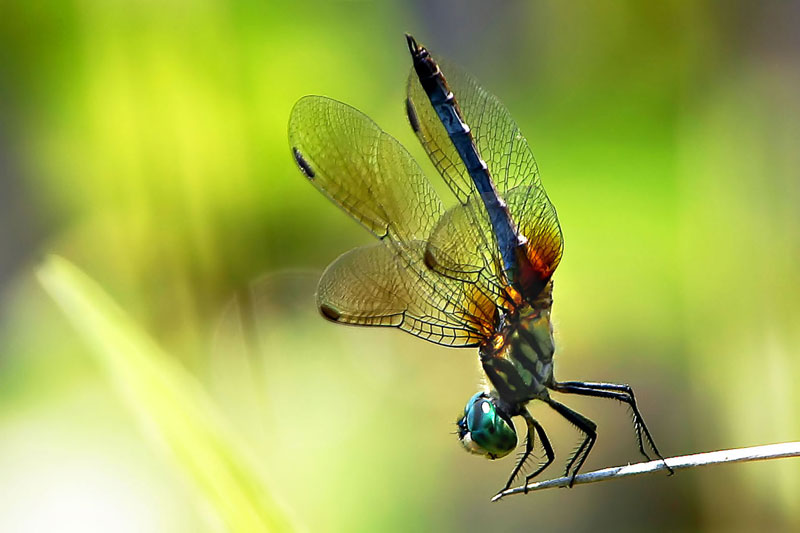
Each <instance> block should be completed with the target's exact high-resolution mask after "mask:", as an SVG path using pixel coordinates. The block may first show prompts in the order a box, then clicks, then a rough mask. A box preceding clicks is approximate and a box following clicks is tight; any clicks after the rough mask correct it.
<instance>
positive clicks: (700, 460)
mask: <svg viewBox="0 0 800 533" xmlns="http://www.w3.org/2000/svg"><path fill="white" fill-rule="evenodd" d="M781 457H800V441H799V442H784V443H782V444H767V445H764V446H753V447H751V448H736V449H733V450H720V451H718V452H707V453H697V454H694V455H682V456H680V457H670V458H668V459H666V460H665V461H662V460H661V459H658V460H656V461H649V462H646V463H636V464H632V465H627V466H614V467H611V468H604V469H602V470H595V471H594V472H587V473H585V474H579V475H577V476H575V483H574V485H580V484H581V483H595V482H598V481H608V480H611V479H619V478H623V477H628V476H638V475H641V474H652V473H653V472H659V471H661V470H666V469H667V467H666V465H665V464H664V463H665V462H666V464H668V465H669V466H670V468H672V469H673V470H683V469H684V468H694V467H697V466H708V465H715V464H720V463H742V462H746V461H764V460H766V459H780V458H781ZM568 485H569V477H560V478H556V479H549V480H547V481H539V482H538V483H531V484H530V485H528V492H530V491H533V490H542V489H552V488H554V487H566V486H568ZM524 492H525V487H517V488H514V489H508V490H504V491H502V492H500V493H498V494H497V495H496V496H495V497H494V498H492V501H493V502H496V501H498V500H500V499H501V498H503V497H505V496H511V495H512V494H520V493H524Z"/></svg>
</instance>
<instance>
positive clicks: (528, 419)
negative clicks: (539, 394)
mask: <svg viewBox="0 0 800 533" xmlns="http://www.w3.org/2000/svg"><path fill="white" fill-rule="evenodd" d="M520 414H521V415H522V418H524V419H525V424H527V426H528V434H527V436H526V437H525V452H524V453H523V454H522V456H521V457H520V458H519V461H517V465H516V466H515V467H514V470H512V471H511V476H509V478H508V482H507V483H506V486H505V487H503V488H502V490H501V491H500V492H503V491H505V490H508V489H509V488H510V487H511V484H512V483H514V479H516V477H517V475H518V474H519V471H520V470H522V467H523V466H524V465H525V461H527V460H528V457H530V455H531V452H532V451H533V444H534V431H536V426H538V425H539V423H538V422H536V420H534V419H533V417H532V416H531V414H530V413H529V412H528V410H527V409H525V408H524V407H523V409H522V412H521V413H520ZM547 444H548V445H549V444H550V443H549V442H548V443H547ZM548 464H549V463H548Z"/></svg>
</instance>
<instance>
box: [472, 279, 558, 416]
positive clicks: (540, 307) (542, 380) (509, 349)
mask: <svg viewBox="0 0 800 533" xmlns="http://www.w3.org/2000/svg"><path fill="white" fill-rule="evenodd" d="M551 287H552V286H551V285H550V284H548V286H547V288H546V289H545V290H544V291H542V292H543V294H542V297H540V298H539V299H538V300H537V301H536V302H534V305H525V306H523V307H521V308H518V309H515V310H513V311H512V312H510V313H508V314H506V315H504V316H503V317H502V318H501V319H500V321H499V322H498V325H497V329H496V331H495V333H494V335H492V337H491V338H490V339H489V340H488V341H487V342H486V343H484V345H483V346H481V348H480V358H481V364H482V365H483V370H484V372H485V373H486V377H487V378H488V380H489V383H490V384H491V387H492V389H493V392H494V393H495V394H496V395H497V397H498V398H500V399H501V400H502V401H503V403H506V404H509V405H511V406H516V405H521V404H524V403H525V402H528V401H530V400H533V399H535V398H539V399H545V398H547V396H548V393H547V388H546V386H547V385H548V384H551V383H552V381H553V353H554V352H555V344H554V340H553V327H552V324H551V322H550V309H551V305H552V300H551V299H550V292H551Z"/></svg>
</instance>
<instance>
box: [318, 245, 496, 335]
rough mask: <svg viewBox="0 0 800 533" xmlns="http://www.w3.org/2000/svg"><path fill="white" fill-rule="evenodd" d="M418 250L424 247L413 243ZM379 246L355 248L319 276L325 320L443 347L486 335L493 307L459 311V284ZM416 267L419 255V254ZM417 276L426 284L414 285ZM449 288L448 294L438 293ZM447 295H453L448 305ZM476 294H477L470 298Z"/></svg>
mask: <svg viewBox="0 0 800 533" xmlns="http://www.w3.org/2000/svg"><path fill="white" fill-rule="evenodd" d="M417 248H418V250H420V252H421V250H422V249H423V248H424V243H421V242H420V243H417ZM397 253H398V252H397V250H395V249H393V248H391V247H388V246H385V245H383V244H382V243H378V244H374V245H371V246H365V247H362V248H356V249H355V250H351V251H349V252H347V253H345V254H343V255H342V256H340V257H339V258H338V259H337V260H336V261H334V262H333V263H332V264H331V265H330V266H329V267H328V268H327V269H326V270H325V273H324V274H323V275H322V279H321V280H320V282H319V288H318V290H317V305H318V307H319V309H320V311H321V312H322V314H323V315H325V317H327V318H328V319H330V320H334V321H336V322H341V323H345V324H355V325H362V326H392V327H397V328H400V329H402V330H404V331H407V332H409V333H411V334H413V335H416V336H417V337H420V338H423V339H425V340H427V341H430V342H434V343H436V344H442V345H447V346H476V345H478V344H480V343H481V341H482V340H484V339H485V338H486V336H488V334H490V333H491V324H492V320H493V319H494V316H493V314H494V304H493V303H492V302H490V301H488V300H478V299H475V298H471V299H472V300H473V301H472V302H470V303H469V304H468V305H465V297H466V296H467V295H465V294H464V293H463V289H464V287H465V286H464V284H462V283H461V282H459V281H457V280H447V279H445V278H442V277H441V276H439V275H438V274H436V273H435V272H433V271H430V270H427V269H425V268H424V265H422V264H420V265H418V266H419V267H421V268H420V269H416V268H408V265H407V263H408V261H407V258H405V257H404V258H399V257H397ZM419 258H420V262H421V258H422V254H421V253H420V254H419ZM418 272H424V273H425V274H423V275H424V276H425V277H427V278H430V279H428V280H426V282H420V279H419V277H418V274H417V273H418ZM447 284H450V285H451V287H450V290H447V291H442V290H441V289H442V288H443V286H445V285H447ZM448 294H458V295H459V296H458V300H457V301H451V300H450V299H449V297H448ZM476 294H477V293H476Z"/></svg>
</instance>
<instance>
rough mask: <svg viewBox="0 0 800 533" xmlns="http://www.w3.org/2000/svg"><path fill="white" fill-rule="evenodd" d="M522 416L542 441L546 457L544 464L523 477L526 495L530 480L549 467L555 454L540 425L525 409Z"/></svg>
mask: <svg viewBox="0 0 800 533" xmlns="http://www.w3.org/2000/svg"><path fill="white" fill-rule="evenodd" d="M522 416H523V418H525V421H526V422H528V424H533V427H535V428H536V433H537V434H538V435H539V440H540V441H542V447H543V448H544V453H545V455H546V456H547V460H546V461H545V462H544V463H542V464H540V465H539V467H538V468H537V469H536V470H534V471H533V472H532V473H530V474H528V475H527V476H525V489H524V491H523V492H525V494H527V493H528V483H530V481H531V479H533V478H535V477H536V476H538V475H539V474H540V473H541V472H542V471H543V470H544V469H545V468H547V467H548V466H550V463H552V462H553V460H554V459H555V458H556V454H555V453H554V452H553V446H552V445H551V444H550V439H548V438H547V434H546V433H545V432H544V428H543V427H542V425H541V424H540V423H539V422H537V421H536V419H534V418H533V417H532V416H531V414H530V413H529V412H528V411H527V409H526V410H525V411H523V412H522ZM529 427H530V426H529Z"/></svg>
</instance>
